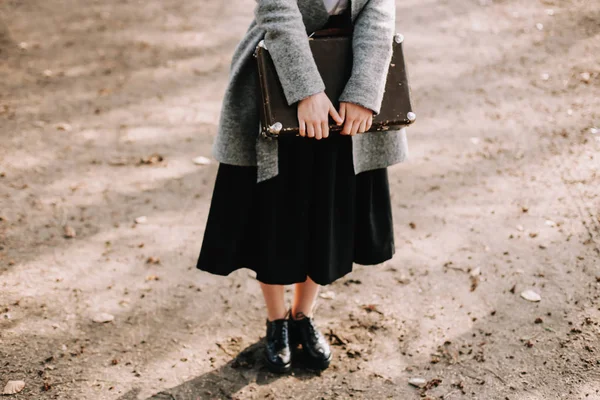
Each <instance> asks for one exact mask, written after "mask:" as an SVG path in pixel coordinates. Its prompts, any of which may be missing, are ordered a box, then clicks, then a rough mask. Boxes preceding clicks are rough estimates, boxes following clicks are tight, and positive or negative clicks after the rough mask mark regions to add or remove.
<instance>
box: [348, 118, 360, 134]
mask: <svg viewBox="0 0 600 400" xmlns="http://www.w3.org/2000/svg"><path fill="white" fill-rule="evenodd" d="M359 127H360V121H352V129H351V130H350V136H354V135H356V132H358V128H359Z"/></svg>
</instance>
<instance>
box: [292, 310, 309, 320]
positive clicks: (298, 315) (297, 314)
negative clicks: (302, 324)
mask: <svg viewBox="0 0 600 400" xmlns="http://www.w3.org/2000/svg"><path fill="white" fill-rule="evenodd" d="M289 314H290V318H291V319H293V320H294V321H298V320H300V319H304V318H311V317H312V313H306V312H304V311H302V310H294V309H293V308H290V311H289Z"/></svg>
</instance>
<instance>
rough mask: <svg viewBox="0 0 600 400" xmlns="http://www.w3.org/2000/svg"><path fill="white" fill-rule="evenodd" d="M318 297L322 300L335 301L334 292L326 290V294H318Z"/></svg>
mask: <svg viewBox="0 0 600 400" xmlns="http://www.w3.org/2000/svg"><path fill="white" fill-rule="evenodd" d="M319 297H320V298H322V299H327V300H332V299H335V292H333V291H331V290H328V291H327V292H323V293H321V294H319Z"/></svg>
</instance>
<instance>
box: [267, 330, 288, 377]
mask: <svg viewBox="0 0 600 400" xmlns="http://www.w3.org/2000/svg"><path fill="white" fill-rule="evenodd" d="M288 323H289V321H288V319H287V318H282V319H276V320H274V321H269V320H268V319H267V336H266V344H265V353H264V355H265V362H266V363H267V367H268V368H269V370H270V371H271V372H279V373H281V372H287V371H289V370H290V369H291V367H292V356H291V351H290V342H289V338H288Z"/></svg>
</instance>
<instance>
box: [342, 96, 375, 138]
mask: <svg viewBox="0 0 600 400" xmlns="http://www.w3.org/2000/svg"><path fill="white" fill-rule="evenodd" d="M340 116H341V117H342V119H343V120H344V128H343V129H342V132H341V134H342V135H350V136H352V135H356V134H357V133H364V132H366V131H368V130H369V128H371V125H372V124H373V111H371V110H369V109H368V108H365V107H362V106H359V105H358V104H354V103H346V102H340Z"/></svg>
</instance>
